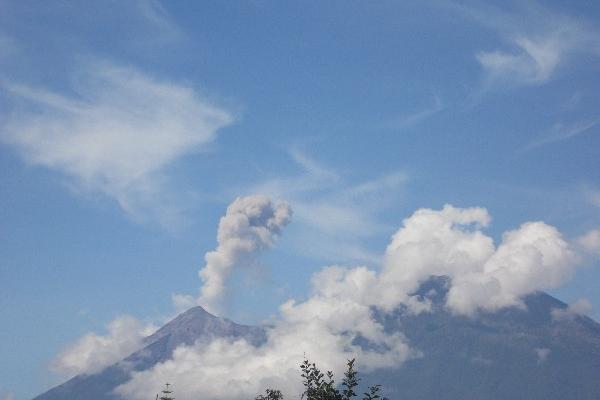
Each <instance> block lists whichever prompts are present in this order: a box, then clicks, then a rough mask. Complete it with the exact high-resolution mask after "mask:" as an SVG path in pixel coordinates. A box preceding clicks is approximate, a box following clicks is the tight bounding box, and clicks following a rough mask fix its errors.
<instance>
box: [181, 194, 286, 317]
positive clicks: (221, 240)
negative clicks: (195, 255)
mask: <svg viewBox="0 0 600 400" xmlns="http://www.w3.org/2000/svg"><path fill="white" fill-rule="evenodd" d="M291 218H292V210H291V208H290V207H289V206H288V205H287V204H286V203H277V204H274V203H273V202H272V201H271V200H270V199H269V198H268V197H266V196H263V195H253V196H247V197H238V198H237V199H236V200H235V201H233V202H232V203H231V204H230V205H229V207H227V213H226V214H225V216H223V217H222V218H221V221H220V222H219V231H218V234H217V241H218V246H217V248H216V249H215V250H214V251H209V252H207V253H206V255H205V256H204V258H205V261H206V264H205V266H204V268H202V269H201V270H200V272H199V275H200V278H201V279H202V288H201V293H200V297H199V298H198V300H197V303H198V304H200V305H202V306H203V307H205V308H206V309H207V310H208V311H210V312H213V313H219V312H220V311H221V310H222V306H223V304H222V303H223V299H224V297H225V295H226V293H227V287H226V284H227V280H228V278H229V276H230V275H231V273H232V272H233V270H234V269H235V268H240V267H248V266H251V265H254V264H256V263H257V257H258V256H259V255H260V253H261V252H262V251H263V250H265V249H267V248H270V247H272V246H273V244H274V243H275V241H276V239H277V237H278V236H279V234H280V233H281V231H282V229H283V228H284V227H285V226H286V225H287V224H288V223H289V222H290V220H291ZM173 302H174V304H175V307H176V308H178V309H181V308H183V307H186V306H189V305H191V304H192V302H193V300H192V297H191V296H186V295H174V296H173Z"/></svg>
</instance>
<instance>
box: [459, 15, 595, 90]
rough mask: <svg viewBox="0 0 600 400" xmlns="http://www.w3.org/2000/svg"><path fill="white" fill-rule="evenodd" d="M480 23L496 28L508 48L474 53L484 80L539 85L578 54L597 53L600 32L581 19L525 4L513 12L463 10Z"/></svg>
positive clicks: (492, 82) (491, 82)
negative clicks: (485, 78) (485, 77)
mask: <svg viewBox="0 0 600 400" xmlns="http://www.w3.org/2000/svg"><path fill="white" fill-rule="evenodd" d="M467 13H468V14H470V15H471V16H473V17H475V18H476V19H477V20H478V21H479V22H481V23H482V24H483V25H486V26H489V27H491V28H492V29H494V30H496V31H498V32H499V33H500V35H501V36H503V37H504V39H505V40H506V42H507V43H508V44H509V45H510V46H511V47H512V48H513V49H512V50H493V51H483V52H480V53H478V54H477V55H476V58H477V60H478V62H479V63H480V64H481V66H482V67H483V69H484V70H485V72H486V76H487V80H488V84H494V83H499V84H514V85H539V84H543V83H545V82H547V81H548V80H550V79H551V78H552V77H553V75H554V74H555V73H556V71H557V69H558V68H559V67H560V66H562V65H563V64H566V62H567V61H568V60H570V59H571V58H573V56H575V55H578V54H595V55H599V54H600V35H599V34H598V32H597V29H596V28H595V27H594V26H593V25H590V24H586V23H585V22H584V21H583V19H581V18H579V19H575V18H571V17H568V16H565V15H561V14H557V13H555V12H552V11H550V10H547V9H544V8H542V7H539V6H536V5H534V4H529V6H524V5H523V6H521V7H519V9H518V10H516V11H515V12H514V13H513V14H509V13H504V12H502V11H500V10H498V9H494V8H493V7H487V8H486V9H485V10H483V12H482V10H475V9H470V10H467Z"/></svg>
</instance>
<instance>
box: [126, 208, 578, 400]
mask: <svg viewBox="0 0 600 400" xmlns="http://www.w3.org/2000/svg"><path fill="white" fill-rule="evenodd" d="M490 221H491V217H490V215H489V214H488V212H487V210H485V209H483V208H456V207H453V206H450V205H447V206H444V207H443V208H442V209H441V210H432V209H420V210H417V211H416V212H415V213H414V214H413V215H412V216H410V217H409V218H407V219H405V220H404V222H403V226H402V227H401V228H400V229H399V230H398V231H397V232H396V234H395V235H394V236H393V238H392V240H391V243H390V244H389V246H388V248H387V251H386V255H385V262H384V264H383V266H382V268H381V270H379V271H377V270H373V269H369V268H367V267H364V266H359V267H354V268H349V267H342V266H330V267H327V268H324V269H322V270H321V271H319V272H317V273H315V274H314V275H313V277H312V280H311V288H312V289H311V293H310V294H309V296H308V298H307V299H306V300H305V301H294V300H289V301H287V302H285V303H284V304H282V305H281V306H280V309H279V315H278V316H277V318H276V319H274V320H273V322H272V324H271V325H270V328H268V337H267V341H266V343H265V344H263V345H261V346H256V347H255V346H253V345H251V344H250V343H248V342H246V341H245V340H238V341H235V342H230V341H228V340H223V339H219V340H215V341H213V342H211V343H208V344H206V343H196V344H195V345H193V346H182V347H180V348H178V349H177V350H176V351H175V353H174V356H173V359H172V360H169V361H166V362H164V363H161V364H158V365H156V366H155V367H153V368H152V369H150V370H147V371H143V372H134V373H133V374H132V379H131V380H130V381H129V382H127V383H126V384H124V385H122V386H120V387H119V388H118V389H117V392H118V393H119V394H121V395H123V396H125V397H127V398H131V399H134V400H135V399H144V398H148V397H149V396H152V394H153V390H154V386H153V383H154V382H157V381H159V382H163V381H171V380H174V379H176V380H177V382H178V383H179V386H178V394H179V396H180V397H181V398H193V397H195V396H196V397H197V396H198V395H200V394H202V396H203V397H205V398H207V399H225V398H228V399H241V398H248V397H249V396H253V395H255V394H256V393H259V392H262V391H263V390H264V389H265V388H266V387H272V386H276V387H278V388H281V389H282V390H283V391H284V392H285V393H286V394H287V395H288V396H289V395H297V394H298V393H299V392H300V391H301V388H299V387H298V385H299V382H298V379H297V369H298V362H299V361H300V360H301V359H302V357H304V355H306V356H308V357H309V358H313V359H316V360H318V361H319V363H320V364H321V366H322V367H323V368H324V369H328V370H333V371H334V372H336V373H337V374H339V373H341V371H342V370H343V367H344V362H345V360H346V359H347V358H353V357H356V358H357V360H358V362H359V363H360V365H359V367H360V368H361V369H362V370H366V371H372V370H376V369H378V368H387V367H392V366H399V365H401V364H402V363H404V362H405V361H406V360H408V359H410V358H413V357H419V356H421V355H422V353H421V351H420V350H421V349H414V348H412V347H411V346H410V343H408V342H407V341H406V339H405V338H404V337H403V336H402V335H401V334H400V333H397V332H396V333H388V332H385V331H384V329H383V327H382V326H381V325H380V324H379V323H378V322H377V321H376V320H375V319H374V318H373V314H372V312H373V309H374V308H377V309H379V310H381V311H383V312H385V311H386V310H392V309H396V308H397V307H398V306H401V305H403V306H405V307H403V309H405V310H407V311H408V312H427V311H428V304H427V302H426V301H424V300H423V299H422V298H421V297H418V296H416V295H414V292H415V291H416V290H417V288H418V287H419V286H420V284H421V283H423V282H425V281H426V280H428V279H429V278H430V277H431V276H432V275H445V276H448V277H449V278H450V279H449V283H448V285H449V286H448V289H449V292H448V296H447V299H446V306H447V307H448V309H450V310H451V311H453V312H456V313H460V314H466V315H474V314H475V313H476V312H477V311H480V310H482V311H494V310H498V309H500V308H503V307H523V304H522V298H523V296H525V295H527V294H530V293H532V292H535V291H536V290H539V289H544V288H549V287H555V286H557V285H559V284H561V283H563V282H564V281H565V280H566V279H567V278H568V277H569V275H570V273H571V272H572V269H573V267H574V263H575V262H576V261H577V259H576V257H575V256H574V255H573V252H572V251H571V249H570V248H569V245H568V243H567V242H566V241H565V240H564V239H563V238H562V237H561V235H560V233H559V232H558V231H557V230H556V229H555V228H554V227H551V226H549V225H547V224H544V223H542V222H526V223H524V224H522V225H521V226H520V227H519V228H517V229H515V230H511V231H508V232H506V233H505V234H504V235H503V238H502V240H501V242H500V243H499V244H498V245H496V244H495V243H494V241H493V240H492V238H491V237H489V236H487V235H485V234H484V233H483V229H484V228H485V227H486V226H488V225H489V224H490ZM359 343H360V344H361V345H359ZM364 343H368V345H366V346H363V345H362V344H364ZM422 351H424V352H426V351H427V349H422ZM535 352H536V356H537V357H538V360H539V361H540V362H543V360H545V358H547V357H548V351H546V350H545V349H539V351H538V350H535Z"/></svg>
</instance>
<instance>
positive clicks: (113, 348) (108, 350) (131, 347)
mask: <svg viewBox="0 0 600 400" xmlns="http://www.w3.org/2000/svg"><path fill="white" fill-rule="evenodd" d="M155 330H156V327H154V326H152V325H143V324H142V323H141V322H140V321H138V320H137V319H135V318H133V317H131V316H127V315H125V316H120V317H118V318H116V319H114V320H113V321H112V322H110V323H109V324H108V326H107V331H108V332H107V334H106V335H98V334H96V333H88V334H86V335H85V336H83V337H81V338H80V339H79V340H78V341H77V342H75V343H74V344H72V345H70V346H69V347H67V348H66V349H65V350H63V351H62V352H61V353H60V354H58V355H57V356H56V357H55V358H54V359H53V360H52V362H51V364H50V368H51V369H52V370H53V371H55V372H58V373H60V374H63V375H65V376H69V377H70V376H74V375H78V374H93V373H96V372H100V371H101V370H103V369H104V368H106V367H108V366H109V365H112V364H114V363H116V362H118V361H120V360H121V359H123V358H124V357H127V356H128V355H130V354H131V353H133V352H135V351H136V350H138V349H139V348H140V347H141V345H142V342H143V339H144V338H145V337H146V336H149V335H151V334H152V333H153V332H154V331H155Z"/></svg>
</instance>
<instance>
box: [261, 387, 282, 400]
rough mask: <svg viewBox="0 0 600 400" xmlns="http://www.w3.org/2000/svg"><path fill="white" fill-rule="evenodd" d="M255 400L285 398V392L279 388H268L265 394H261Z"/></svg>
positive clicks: (279, 399)
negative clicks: (282, 392)
mask: <svg viewBox="0 0 600 400" xmlns="http://www.w3.org/2000/svg"><path fill="white" fill-rule="evenodd" d="M255 400H283V394H281V391H280V390H277V389H267V390H265V394H264V395H263V394H259V395H258V396H256V398H255Z"/></svg>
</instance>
